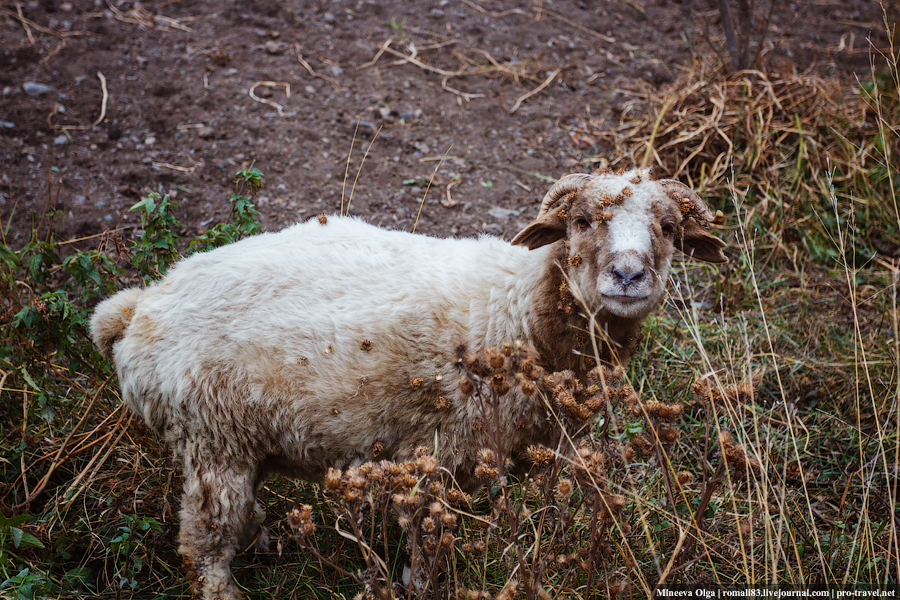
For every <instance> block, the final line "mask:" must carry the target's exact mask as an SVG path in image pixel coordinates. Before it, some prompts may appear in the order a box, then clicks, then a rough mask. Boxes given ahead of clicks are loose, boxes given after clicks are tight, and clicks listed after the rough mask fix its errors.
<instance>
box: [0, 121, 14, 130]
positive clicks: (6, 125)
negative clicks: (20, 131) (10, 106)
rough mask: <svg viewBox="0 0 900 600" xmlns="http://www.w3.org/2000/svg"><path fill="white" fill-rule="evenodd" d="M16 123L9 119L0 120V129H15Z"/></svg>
mask: <svg viewBox="0 0 900 600" xmlns="http://www.w3.org/2000/svg"><path fill="white" fill-rule="evenodd" d="M15 127H16V124H15V123H12V122H10V121H0V129H15Z"/></svg>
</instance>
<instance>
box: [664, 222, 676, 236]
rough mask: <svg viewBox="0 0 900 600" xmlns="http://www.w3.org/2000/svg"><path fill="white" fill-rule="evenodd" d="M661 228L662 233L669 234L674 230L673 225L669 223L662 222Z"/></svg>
mask: <svg viewBox="0 0 900 600" xmlns="http://www.w3.org/2000/svg"><path fill="white" fill-rule="evenodd" d="M661 229H662V232H663V233H664V234H666V235H670V234H672V233H673V232H674V231H675V226H674V225H672V224H671V223H664V224H663V226H662V227H661Z"/></svg>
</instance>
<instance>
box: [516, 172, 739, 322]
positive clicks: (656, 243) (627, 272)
mask: <svg viewBox="0 0 900 600" xmlns="http://www.w3.org/2000/svg"><path fill="white" fill-rule="evenodd" d="M712 220H713V215H712V213H711V212H710V211H709V209H708V208H707V207H706V205H705V204H704V203H703V201H702V200H701V199H700V198H699V197H697V195H696V194H694V193H693V192H692V191H691V190H690V189H689V188H687V187H686V186H684V185H682V184H680V183H678V182H675V181H671V180H666V181H654V180H652V179H650V176H649V173H648V172H647V171H643V170H635V171H630V172H627V173H624V174H620V175H614V174H603V175H569V176H567V177H564V178H563V179H561V180H560V181H559V182H557V183H556V185H554V186H553V188H552V189H551V190H550V192H548V194H547V196H546V197H545V198H544V203H543V206H542V207H541V213H540V215H538V218H537V219H536V220H535V221H534V222H533V223H531V224H530V225H529V226H528V227H526V228H525V229H524V230H523V231H522V232H521V233H520V234H519V235H517V236H516V238H515V239H513V243H514V244H523V245H526V246H528V247H529V248H532V249H533V248H537V247H539V246H543V245H545V244H547V243H551V242H554V241H557V240H560V239H563V238H565V240H566V247H567V248H566V252H567V257H566V258H567V260H566V264H565V265H563V267H564V269H565V270H566V272H567V276H568V278H569V279H570V283H571V284H572V285H573V286H576V287H577V288H578V291H579V292H580V294H582V295H583V298H584V301H585V302H586V303H587V304H588V306H590V307H591V308H592V309H594V310H597V309H605V310H607V311H609V312H610V313H612V314H614V315H618V316H621V317H628V318H638V319H639V318H643V317H645V316H646V315H647V314H648V313H649V312H650V311H651V310H652V309H653V308H654V307H655V306H657V305H658V304H659V302H660V301H661V300H662V297H663V294H664V292H665V287H666V281H667V280H668V277H669V267H670V265H671V262H672V255H673V253H674V250H675V249H676V248H677V249H679V250H681V251H683V252H685V253H687V254H690V255H692V256H693V257H694V258H697V259H699V260H705V261H709V262H724V261H725V260H726V259H725V256H724V255H723V254H722V248H723V247H724V246H725V244H724V242H722V241H721V240H719V239H718V238H716V237H715V236H713V235H712V234H710V233H708V232H707V231H706V227H707V226H708V222H709V221H712Z"/></svg>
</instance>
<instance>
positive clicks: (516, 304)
mask: <svg viewBox="0 0 900 600" xmlns="http://www.w3.org/2000/svg"><path fill="white" fill-rule="evenodd" d="M714 220H715V216H714V214H713V213H712V212H711V211H710V210H709V209H708V208H707V206H706V205H705V204H704V202H703V201H702V200H701V199H700V198H699V197H698V196H697V195H696V194H695V193H694V192H693V191H691V190H690V189H689V188H688V187H686V186H684V185H682V184H681V183H678V182H676V181H672V180H661V181H655V180H653V179H652V178H651V177H650V175H649V172H647V171H643V170H634V171H630V172H627V173H622V174H614V173H603V174H594V175H568V176H565V177H563V178H562V179H560V180H559V181H558V182H557V183H556V184H555V185H553V186H552V188H551V189H550V191H549V192H548V193H547V194H546V196H545V197H544V199H543V203H542V206H541V208H540V212H539V214H538V216H537V217H536V218H535V219H534V220H533V221H532V222H531V223H529V224H528V225H527V226H526V227H525V228H524V229H523V230H522V231H521V232H520V233H519V234H518V235H517V236H515V238H514V239H513V240H512V241H511V242H508V241H505V240H502V239H500V238H497V237H492V236H482V237H480V238H478V239H439V238H435V237H429V236H425V235H415V234H410V233H405V232H400V231H390V230H387V229H383V228H379V227H374V226H372V225H368V224H366V223H364V222H363V221H361V220H359V219H356V218H349V217H340V216H329V217H325V216H324V215H321V216H319V217H317V218H314V219H312V220H311V221H309V222H307V223H303V224H298V225H295V226H293V227H289V228H287V229H285V230H283V231H281V232H277V233H265V234H261V235H258V236H254V237H250V238H247V239H244V240H241V241H239V242H236V243H234V244H231V245H228V246H224V247H221V248H218V249H216V250H212V251H210V252H206V253H202V254H195V255H193V256H191V257H189V258H187V259H185V260H183V261H181V262H180V263H179V264H177V265H176V266H175V267H173V268H172V270H171V271H170V272H169V273H168V275H166V276H165V277H164V278H162V279H161V280H160V281H158V282H156V283H155V284H153V285H150V286H148V287H147V288H145V289H137V288H132V289H129V290H124V291H122V292H120V293H118V294H116V295H115V296H113V297H112V298H110V299H108V300H106V301H105V302H103V303H102V304H100V305H99V306H98V307H97V309H96V311H95V313H94V316H93V318H92V321H91V333H92V336H93V339H94V341H95V343H96V344H97V346H98V347H99V348H100V350H101V351H102V352H103V354H104V355H105V356H107V357H109V358H111V359H112V360H113V361H114V363H115V366H116V370H117V372H118V375H119V383H120V386H121V390H122V396H123V398H124V400H125V402H126V403H127V404H128V406H130V407H131V408H132V409H133V410H134V411H135V412H137V413H138V414H140V415H141V416H142V417H143V418H144V420H145V421H146V423H147V424H148V425H149V426H150V427H151V428H152V429H153V430H154V431H156V432H157V433H158V434H160V435H162V436H163V437H164V438H165V440H166V442H167V443H168V445H169V446H170V447H171V448H172V450H173V452H174V454H175V456H176V459H177V461H178V463H179V464H180V466H181V469H182V471H183V474H184V489H183V495H182V502H181V512H180V517H181V530H180V534H179V541H180V548H179V551H180V553H181V554H182V556H183V557H184V559H185V564H186V565H187V567H188V572H189V574H190V577H191V580H192V586H193V591H194V594H195V596H196V597H199V598H203V599H205V600H212V599H213V598H219V599H221V600H231V599H235V598H238V597H240V594H239V591H238V588H237V586H236V584H235V583H234V581H233V580H232V577H231V572H230V567H229V565H230V562H231V559H232V557H233V556H234V555H235V553H237V552H239V551H240V550H242V549H243V548H245V547H246V546H247V545H249V544H250V543H251V542H252V541H253V540H254V539H257V540H258V542H259V543H260V544H264V543H265V535H264V533H261V523H262V521H263V517H264V515H263V513H262V510H261V509H260V508H259V505H258V504H257V503H256V500H255V493H256V490H257V488H258V487H259V486H260V484H261V482H262V481H263V479H264V478H265V477H266V476H267V475H268V474H270V473H282V474H285V475H289V476H294V477H299V478H303V479H306V480H310V481H319V482H321V481H323V480H324V479H325V478H326V474H327V473H328V469H330V468H334V469H347V468H351V467H354V466H359V465H361V464H363V463H364V462H366V461H370V460H372V459H373V458H377V459H378V460H408V459H410V458H412V457H413V454H414V451H415V449H416V448H417V447H420V446H425V447H427V448H430V449H432V450H433V451H434V452H435V457H436V459H437V460H438V461H439V463H440V465H441V466H442V467H443V468H445V469H447V470H449V471H450V472H452V473H454V474H455V478H456V481H457V482H458V483H459V484H460V485H461V486H462V487H463V489H467V490H472V489H474V488H475V487H477V486H478V485H479V478H478V476H476V474H475V469H476V467H477V466H478V465H479V455H478V453H479V451H480V450H481V449H482V448H485V447H486V446H488V445H489V444H488V443H487V436H488V435H489V432H488V431H487V430H486V429H485V428H484V427H477V426H473V424H476V423H479V422H481V421H480V420H481V419H482V418H483V415H481V414H479V408H478V403H476V402H473V401H472V398H471V397H469V396H467V394H466V392H465V390H466V384H467V383H469V382H468V381H467V380H466V376H465V374H464V373H462V372H461V369H459V368H458V362H457V361H458V358H457V357H456V353H457V350H458V348H459V347H460V345H462V347H464V348H465V349H467V351H469V352H472V353H481V352H484V351H485V350H487V349H488V348H498V349H501V350H499V352H500V353H501V357H500V359H502V352H503V350H502V349H503V348H504V344H508V343H519V344H522V345H524V346H526V347H528V348H529V352H531V353H532V356H533V360H534V362H535V364H536V366H538V367H540V368H541V369H543V371H544V372H546V373H555V372H560V371H565V370H568V371H571V372H572V373H573V374H574V376H575V377H578V378H582V377H584V376H585V375H586V374H587V373H588V372H590V371H591V370H592V369H593V368H594V367H596V366H597V364H596V361H597V359H599V360H600V361H601V362H603V363H609V364H610V365H611V366H613V367H615V366H621V365H624V364H625V363H626V362H627V360H628V358H629V356H630V355H631V353H632V352H633V351H634V348H635V347H636V345H637V342H638V340H639V339H640V335H641V322H642V321H643V320H644V319H645V318H646V317H647V315H648V314H650V312H651V311H652V310H653V309H654V308H656V307H657V306H658V305H659V304H660V302H661V301H662V299H663V296H664V292H665V287H666V282H667V280H668V276H669V269H670V265H671V262H672V257H673V254H674V252H675V251H676V250H679V251H681V252H684V253H686V254H688V255H691V256H693V258H695V259H697V260H702V261H708V262H713V263H719V262H724V261H725V256H724V254H723V248H724V246H725V244H724V243H723V242H722V241H721V240H720V239H719V238H717V237H715V236H714V235H713V234H712V233H710V232H709V230H708V227H709V224H710V223H711V222H713V221H714ZM500 359H498V360H500ZM493 383H494V386H495V389H496V391H497V392H498V393H499V392H502V397H501V398H500V402H499V405H498V407H497V410H498V412H499V414H498V415H497V419H496V422H497V423H499V427H500V431H501V435H500V436H499V444H500V447H499V448H497V450H498V451H500V452H501V453H503V454H505V455H506V456H510V457H513V458H515V457H520V456H522V455H523V454H524V453H525V452H526V449H528V448H529V447H532V448H533V445H534V444H539V443H542V442H549V441H550V440H552V439H553V438H554V435H555V434H557V433H558V431H557V430H556V428H557V427H558V421H557V420H556V419H553V418H548V414H547V410H548V408H547V406H548V404H547V403H546V402H545V401H544V400H543V399H542V398H541V396H542V394H541V393H534V392H535V390H534V389H533V388H530V389H526V390H525V391H523V389H522V387H521V386H519V385H509V382H508V381H506V380H501V379H497V380H496V381H495V382H493ZM470 385H471V384H470ZM526 388H527V386H526ZM544 393H546V390H545V391H544ZM575 396H576V400H577V394H576V395H575ZM548 397H549V396H548ZM567 398H568V396H567ZM573 402H574V401H573ZM579 402H581V401H579ZM579 406H580V405H579V403H578V402H574V403H573V404H572V406H571V407H569V409H570V410H572V411H575V412H576V413H579V414H580V412H583V411H581V409H580V408H579ZM532 451H533V450H532ZM302 510H303V511H305V510H306V509H305V507H304V509H302ZM304 515H305V512H304V514H303V515H296V520H297V521H298V523H299V522H301V521H302V522H303V523H304V524H305V523H307V522H309V521H308V519H306V518H305V516H304Z"/></svg>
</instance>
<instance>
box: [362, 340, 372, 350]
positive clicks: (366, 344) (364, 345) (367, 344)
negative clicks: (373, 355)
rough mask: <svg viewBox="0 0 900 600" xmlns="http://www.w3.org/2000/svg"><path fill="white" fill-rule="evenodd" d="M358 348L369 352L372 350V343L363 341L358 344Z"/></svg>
mask: <svg viewBox="0 0 900 600" xmlns="http://www.w3.org/2000/svg"><path fill="white" fill-rule="evenodd" d="M359 347H360V349H362V350H365V351H366V352H368V351H369V350H371V349H372V342H370V341H369V340H363V341H361V342H360V343H359Z"/></svg>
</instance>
